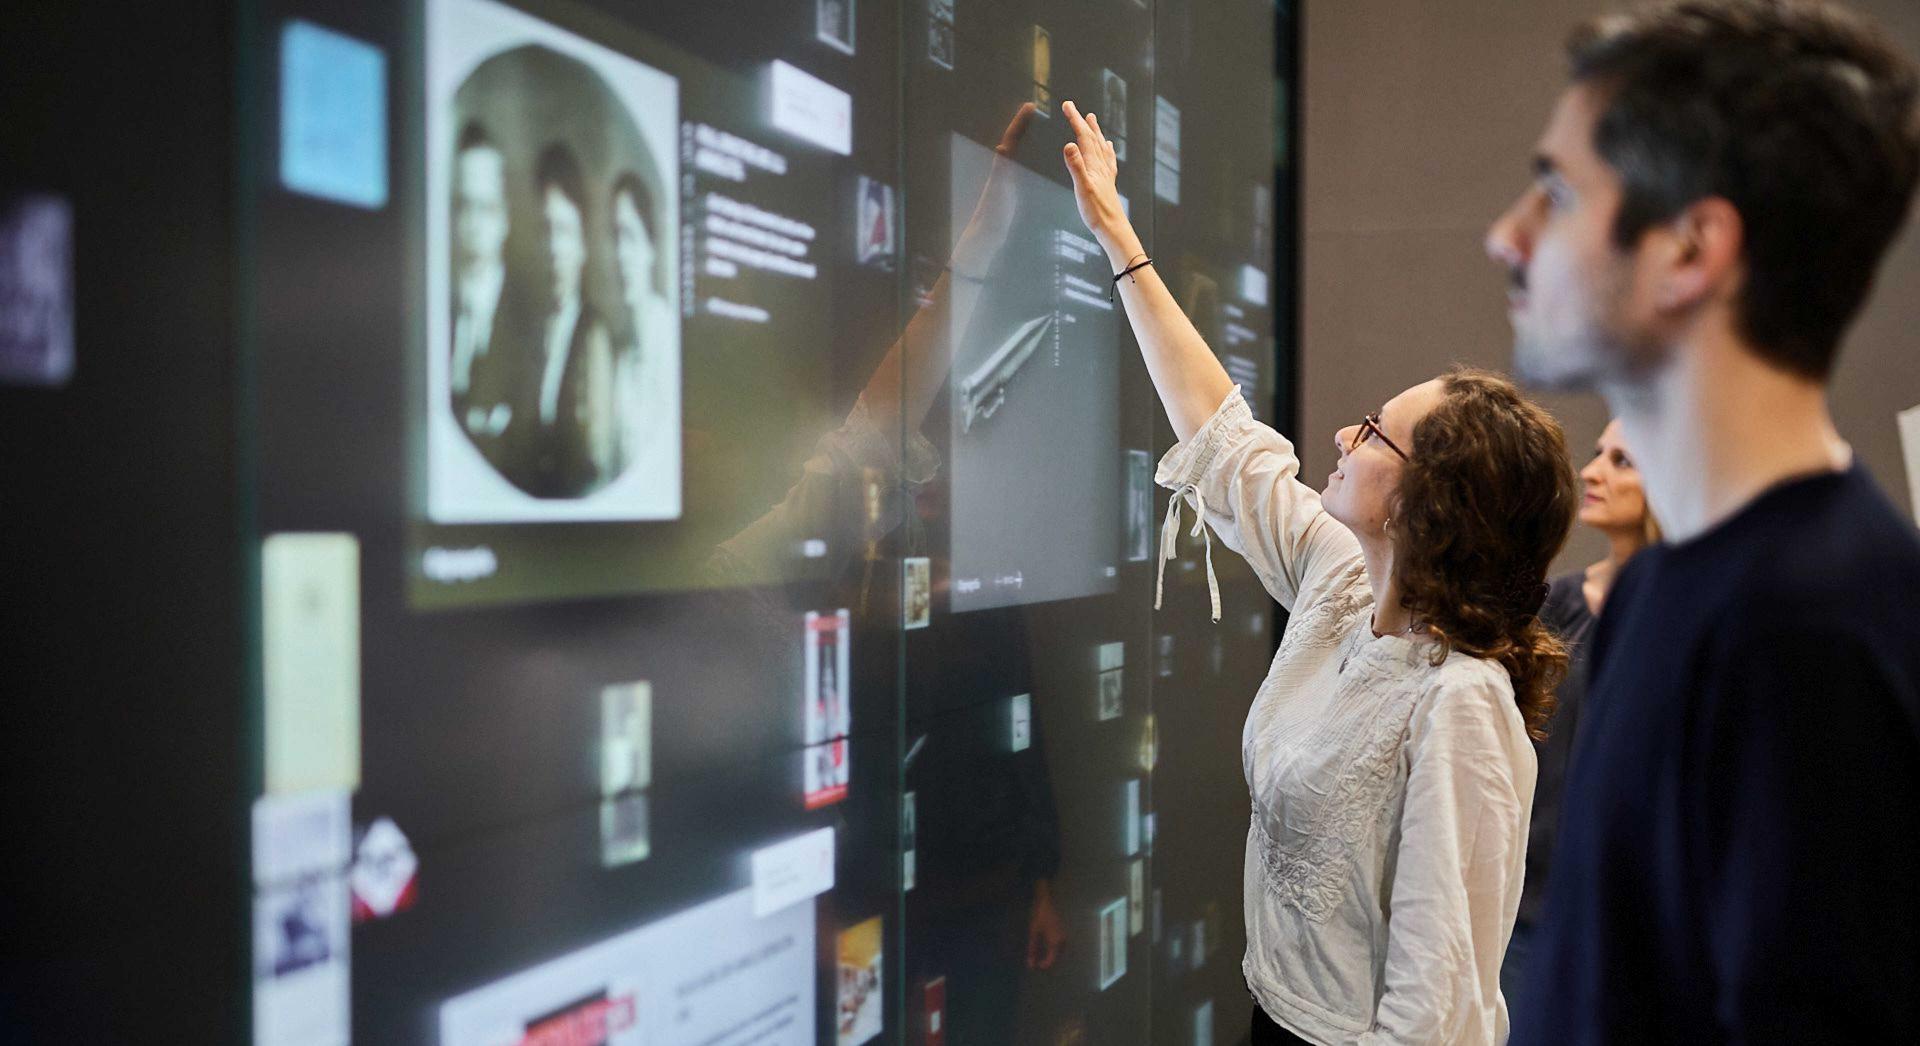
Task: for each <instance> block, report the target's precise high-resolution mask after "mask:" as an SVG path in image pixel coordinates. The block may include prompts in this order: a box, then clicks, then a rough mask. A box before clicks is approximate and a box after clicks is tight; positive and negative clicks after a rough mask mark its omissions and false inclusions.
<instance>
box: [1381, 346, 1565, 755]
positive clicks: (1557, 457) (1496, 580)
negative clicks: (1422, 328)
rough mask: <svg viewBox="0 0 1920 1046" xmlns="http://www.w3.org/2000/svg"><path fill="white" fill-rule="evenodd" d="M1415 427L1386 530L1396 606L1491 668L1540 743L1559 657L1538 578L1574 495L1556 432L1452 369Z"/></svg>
mask: <svg viewBox="0 0 1920 1046" xmlns="http://www.w3.org/2000/svg"><path fill="white" fill-rule="evenodd" d="M1441 383H1442V386H1443V388H1444V389H1445V398H1444V399H1442V400H1441V401H1440V404H1439V405H1438V406H1436V407H1434V408H1433V410H1432V411H1430V412H1428V414H1427V416H1426V417H1424V418H1422V419H1420V421H1419V423H1418V424H1416V425H1415V426H1414V427H1413V449H1412V451H1411V453H1410V457H1409V460H1408V461H1407V464H1406V467H1405V468H1403V469H1402V470H1401V475H1400V485H1399V490H1398V492H1397V495H1396V499H1395V506H1394V509H1393V517H1392V520H1391V521H1390V523H1389V525H1388V526H1389V531H1390V532H1391V533H1392V535H1393V538H1394V546H1395V551H1394V560H1395V562H1394V570H1395V573H1396V575H1397V577H1398V579H1399V582H1400V591H1401V597H1400V602H1401V605H1402V606H1405V607H1406V608H1407V610H1408V611H1409V612H1410V613H1411V614H1412V615H1413V617H1414V619H1415V620H1417V621H1420V622H1422V623H1424V624H1425V626H1426V629H1427V632H1428V633H1429V634H1430V635H1432V636H1433V637H1434V638H1436V639H1438V640H1439V643H1440V645H1439V649H1438V650H1437V651H1436V652H1435V654H1434V659H1433V663H1434V664H1435V665H1438V664H1439V663H1440V662H1441V661H1443V660H1445V659H1446V656H1447V654H1448V653H1449V652H1451V651H1454V650H1458V651H1460V652H1461V653H1464V654H1470V655H1472V656H1474V657H1480V658H1486V659H1488V660H1490V661H1497V662H1499V664H1500V666H1501V667H1502V668H1505V669H1506V670H1507V675H1508V676H1509V677H1511V679H1512V680H1513V698H1514V703H1515V704H1516V705H1518V706H1519V708H1520V716H1521V718H1522V719H1523V720H1524V721H1525V722H1526V726H1527V733H1528V735H1529V736H1531V737H1533V738H1534V739H1535V740H1545V739H1546V736H1547V732H1546V724H1547V720H1548V718H1549V717H1551V716H1552V715H1553V707H1554V696H1553V692H1554V688H1555V687H1557V686H1559V684H1560V681H1561V680H1562V679H1564V678H1565V677H1566V674H1567V650H1566V646H1565V645H1564V644H1562V643H1561V642H1560V640H1559V638H1558V637H1556V636H1555V635H1554V634H1553V633H1552V632H1551V631H1549V630H1548V629H1547V627H1546V626H1545V625H1543V624H1541V622H1540V617H1539V613H1540V604H1541V602H1542V601H1544V600H1545V598H1546V594H1547V585H1546V578H1547V568H1548V567H1549V566H1550V565H1551V564H1552V562H1553V557H1554V556H1556V555H1558V554H1559V553H1560V548H1561V546H1562V545H1564V544H1566V540H1567V534H1568V532H1569V531H1571V530H1572V529H1573V519H1574V513H1575V511H1576V509H1577V507H1578V504H1579V502H1578V485H1577V483H1576V481H1575V479H1574V474H1573V464H1572V461H1571V460H1570V459H1569V458H1568V456H1567V440H1566V434H1565V433H1564V432H1562V431H1561V429H1560V423H1559V422H1557V421H1555V420H1554V419H1553V415H1551V414H1548V413H1547V412H1546V411H1545V410H1543V409H1541V408H1540V407H1539V406H1537V405H1535V404H1533V403H1531V402H1528V400H1527V399H1526V397H1524V396H1522V395H1521V394H1520V390H1519V389H1518V388H1517V387H1515V386H1514V384H1513V382H1511V381H1508V380H1507V379H1506V378H1504V377H1501V376H1500V375H1498V374H1493V373H1490V372H1488V371H1482V370H1475V369H1473V368H1469V367H1455V368H1454V369H1453V370H1451V371H1449V372H1448V373H1447V374H1445V375H1443V376H1442V378H1441Z"/></svg>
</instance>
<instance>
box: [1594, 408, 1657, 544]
mask: <svg viewBox="0 0 1920 1046" xmlns="http://www.w3.org/2000/svg"><path fill="white" fill-rule="evenodd" d="M1580 486H1581V491H1580V495H1581V496H1580V522H1582V523H1585V524H1586V525H1587V526H1590V527H1593V528H1595V529H1597V530H1632V531H1639V530H1641V529H1642V528H1643V527H1645V526H1646V522H1647V492H1646V489H1645V488H1644V487H1642V486H1641V485H1640V470H1639V469H1638V468H1635V467H1634V463H1633V457H1632V455H1630V454H1628V453H1627V445H1626V443H1625V442H1623V441H1622V439H1621V436H1620V423H1619V422H1618V421H1615V422H1612V423H1610V424H1609V425H1608V426H1607V428H1606V431H1604V432H1602V433H1600V439H1599V440H1598V441H1597V442H1596V443H1595V444H1594V447H1593V460H1591V461H1589V462H1587V467H1586V468H1583V469H1581V470H1580Z"/></svg>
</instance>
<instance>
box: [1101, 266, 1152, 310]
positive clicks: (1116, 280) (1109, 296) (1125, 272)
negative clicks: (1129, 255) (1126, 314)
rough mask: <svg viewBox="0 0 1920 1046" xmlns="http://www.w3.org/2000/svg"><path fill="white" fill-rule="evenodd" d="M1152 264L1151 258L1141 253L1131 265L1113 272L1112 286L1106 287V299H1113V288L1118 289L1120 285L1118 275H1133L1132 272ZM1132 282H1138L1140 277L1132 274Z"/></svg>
mask: <svg viewBox="0 0 1920 1046" xmlns="http://www.w3.org/2000/svg"><path fill="white" fill-rule="evenodd" d="M1152 264H1153V259H1152V258H1149V257H1147V256H1146V255H1141V256H1140V260H1139V261H1137V262H1134V263H1133V264H1132V265H1129V266H1127V267H1126V268H1124V269H1121V270H1120V271H1119V272H1117V273H1114V276H1113V286H1112V287H1108V288H1107V300H1108V301H1112V300H1113V292H1114V291H1115V290H1118V289H1119V287H1120V277H1122V276H1133V274H1134V273H1136V272H1138V271H1140V270H1141V269H1144V268H1146V267H1147V266H1149V265H1152ZM1133 282H1135V283H1139V282H1140V278H1139V277H1137V276H1134V280H1133Z"/></svg>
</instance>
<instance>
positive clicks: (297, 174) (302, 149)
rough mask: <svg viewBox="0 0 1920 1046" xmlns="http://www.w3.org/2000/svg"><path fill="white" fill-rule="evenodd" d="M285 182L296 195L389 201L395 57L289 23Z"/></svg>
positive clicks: (283, 83)
mask: <svg viewBox="0 0 1920 1046" xmlns="http://www.w3.org/2000/svg"><path fill="white" fill-rule="evenodd" d="M280 181H281V182H282V183H283V184H284V185H285V186H286V187H287V188H288V189H291V190H293V191H294V192H299V193H305V194H307V195H309V196H317V197H320V198H322V199H327V200H334V201H337V202H340V203H346V204H352V205H354V206H357V207H365V208H368V209H377V208H380V207H384V206H386V203H387V59H386V56H385V55H383V54H381V53H380V49H379V48H377V47H375V46H373V45H372V44H369V43H365V42H363V41H360V40H355V39H354V38H352V37H350V36H345V35H342V34H340V33H336V32H334V31H333V30H331V29H322V28H320V27H319V26H317V25H314V24H312V23H311V22H298V21H296V22H289V23H288V24H287V28H286V31H285V32H284V33H283V34H281V37H280Z"/></svg>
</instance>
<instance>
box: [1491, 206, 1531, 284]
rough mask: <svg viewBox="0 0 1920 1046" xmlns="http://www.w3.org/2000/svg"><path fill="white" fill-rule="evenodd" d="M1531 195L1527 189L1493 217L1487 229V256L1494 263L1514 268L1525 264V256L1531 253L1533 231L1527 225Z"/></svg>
mask: <svg viewBox="0 0 1920 1046" xmlns="http://www.w3.org/2000/svg"><path fill="white" fill-rule="evenodd" d="M1532 197H1533V194H1532V192H1531V191H1529V192H1528V193H1527V194H1526V195H1523V196H1521V197H1520V199H1518V200H1515V201H1514V203H1513V206H1511V207H1509V208H1507V210H1506V213H1505V214H1502V215H1501V216H1500V217H1498V218H1496V219H1494V222H1493V225H1492V226H1491V227H1489V228H1488V229H1487V238H1486V251H1487V257H1488V258H1490V259H1492V260H1493V262H1494V263H1495V264H1497V265H1501V266H1504V267H1506V268H1509V269H1515V268H1519V267H1521V266H1523V265H1525V264H1526V263H1527V258H1528V257H1529V256H1531V255H1532V253H1533V233H1532V230H1531V229H1530V228H1529V227H1528V226H1529V222H1528V215H1529V212H1530V210H1531V208H1530V206H1529V204H1530V202H1531V200H1532Z"/></svg>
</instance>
